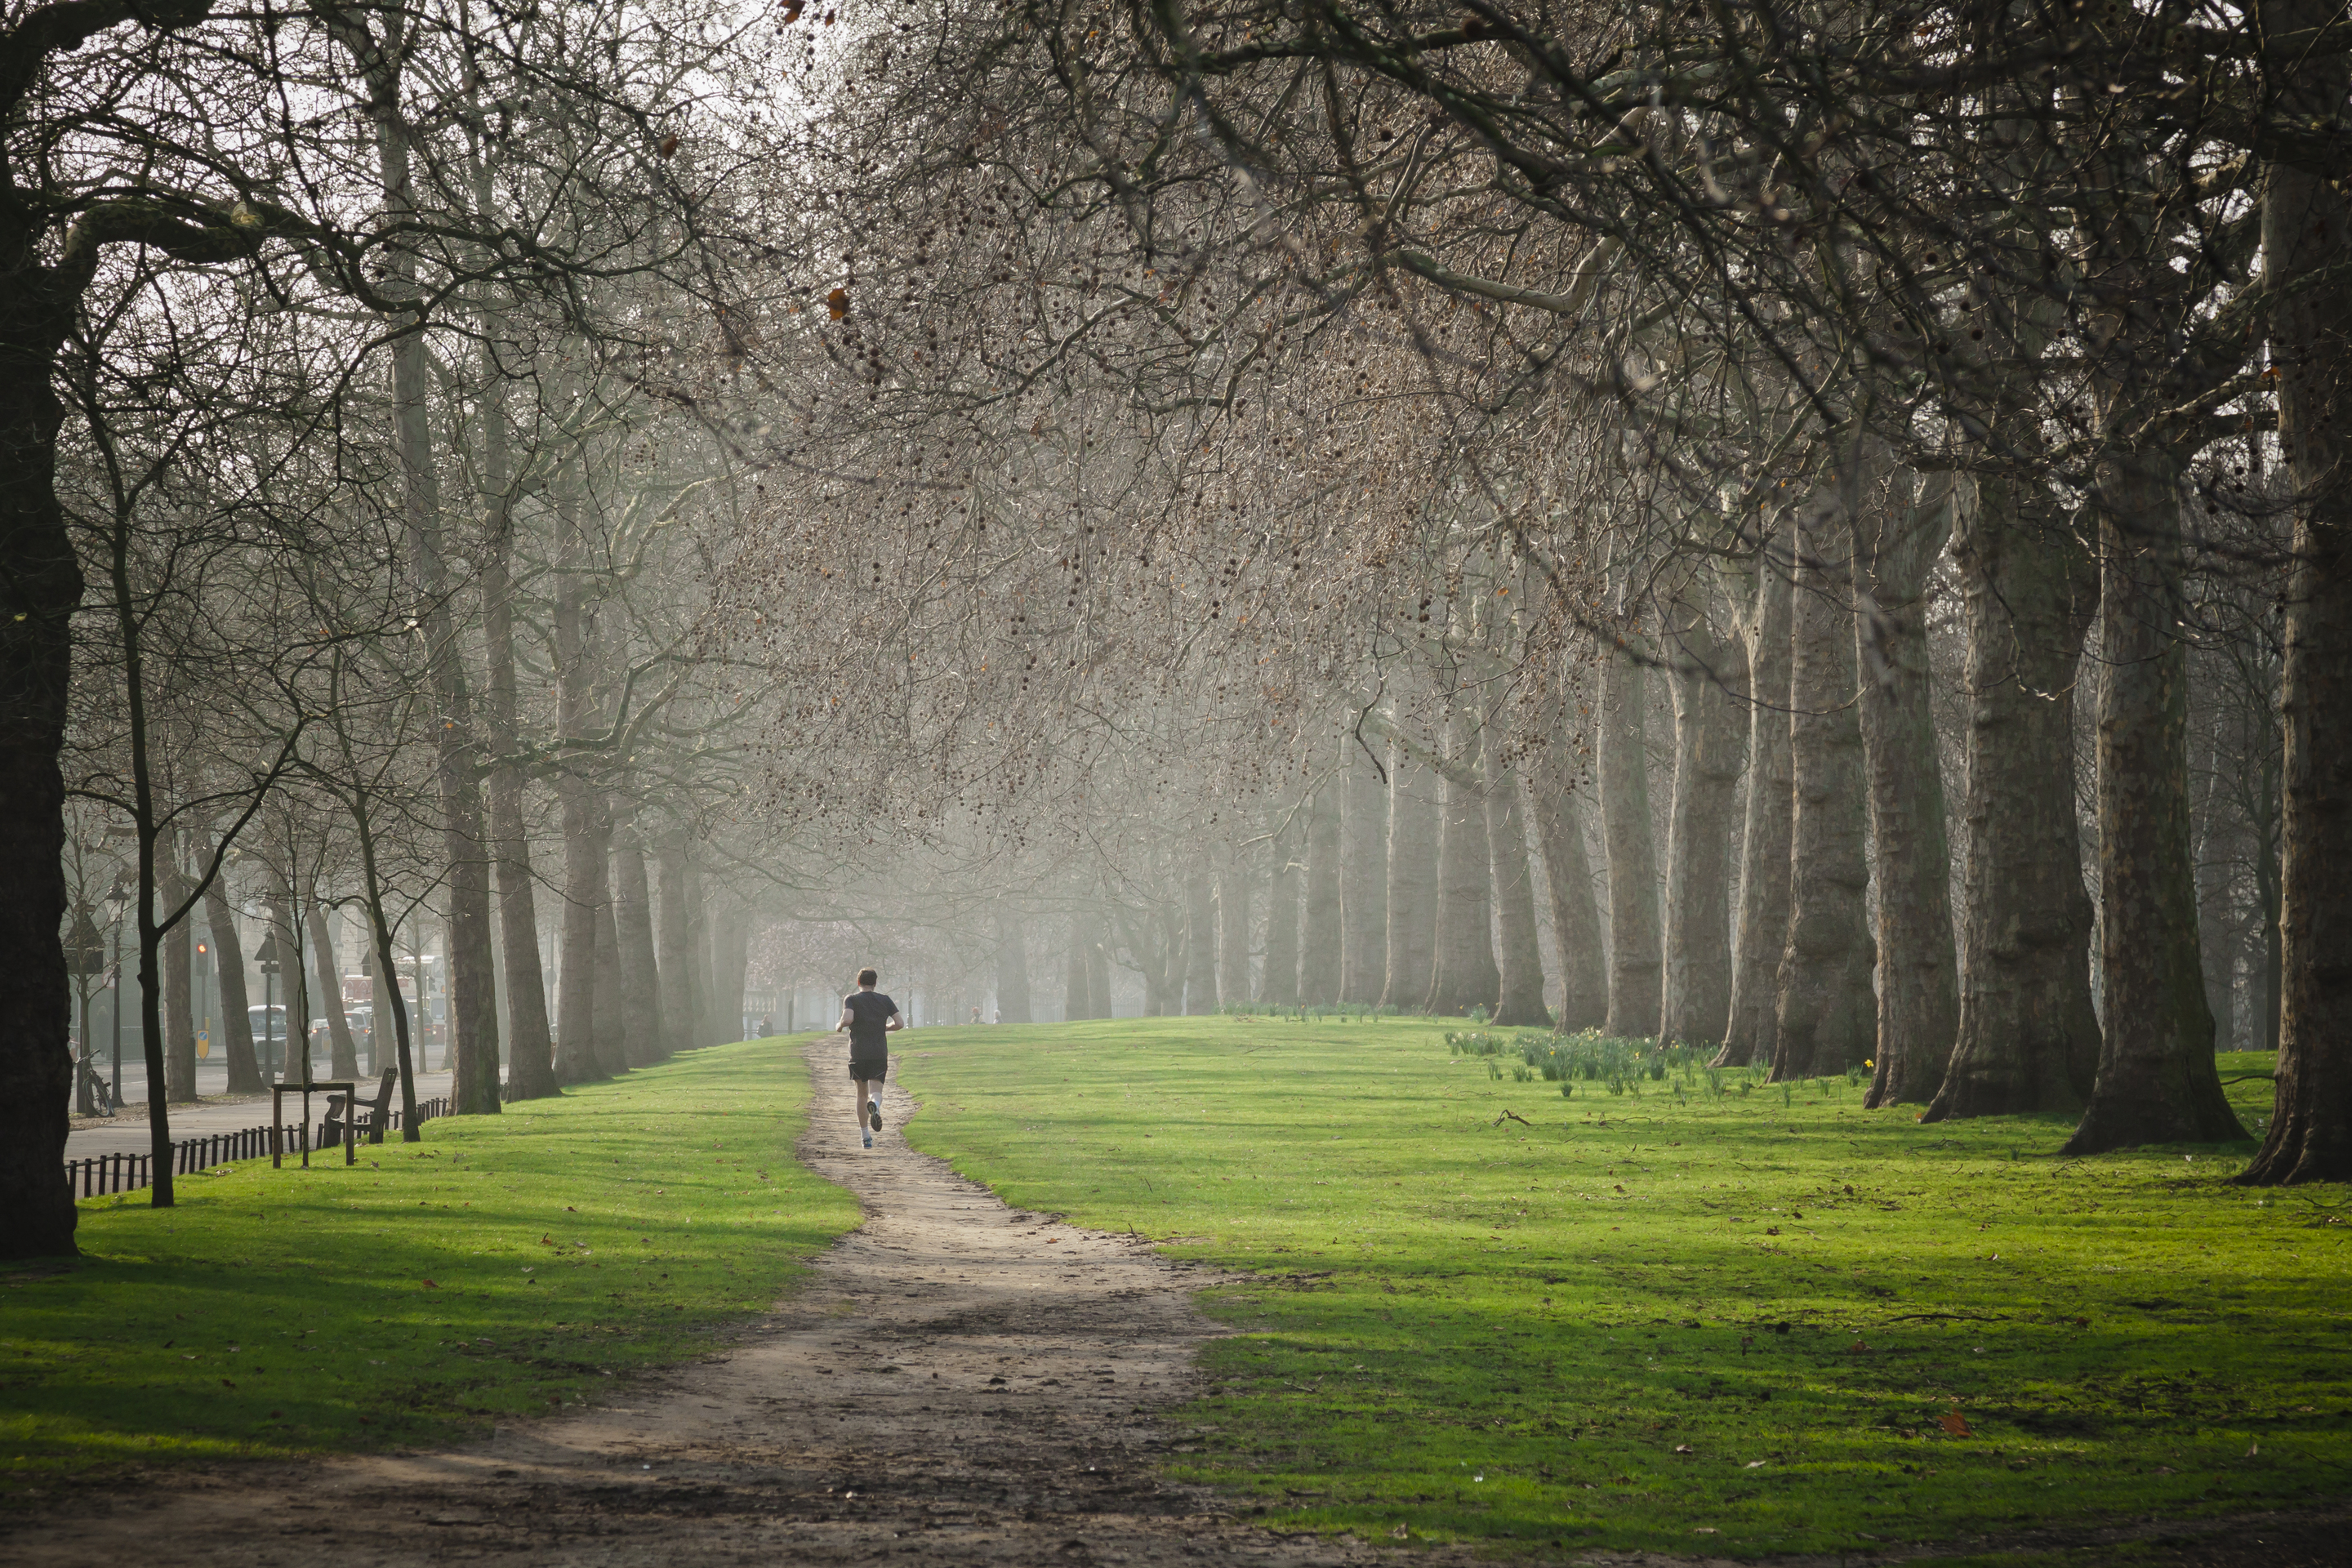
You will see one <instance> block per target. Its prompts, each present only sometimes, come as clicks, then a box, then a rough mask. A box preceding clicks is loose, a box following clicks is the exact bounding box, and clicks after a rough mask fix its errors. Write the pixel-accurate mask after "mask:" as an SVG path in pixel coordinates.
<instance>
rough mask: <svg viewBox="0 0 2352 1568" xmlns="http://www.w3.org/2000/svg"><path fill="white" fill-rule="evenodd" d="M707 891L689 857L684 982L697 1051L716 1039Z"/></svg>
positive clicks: (691, 1030) (715, 1007)
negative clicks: (686, 986)
mask: <svg viewBox="0 0 2352 1568" xmlns="http://www.w3.org/2000/svg"><path fill="white" fill-rule="evenodd" d="M708 894H709V889H706V888H704V886H703V885H702V868H701V867H699V866H698V865H696V864H695V862H694V858H693V857H692V856H691V855H689V856H688V857H687V861H686V943H687V958H686V979H687V984H688V987H689V988H690V990H689V993H688V1005H689V1011H688V1017H689V1018H690V1019H691V1020H692V1023H691V1025H690V1026H689V1032H690V1035H691V1037H692V1039H693V1041H694V1043H695V1045H696V1046H697V1047H701V1046H707V1045H709V1044H710V1043H711V1042H712V1041H713V1040H714V1039H716V1038H718V1026H719V1023H718V1020H719V1006H718V997H717V996H716V995H715V994H713V990H712V985H711V974H712V969H711V955H712V951H713V949H712V943H711V930H710V902H709V896H708Z"/></svg>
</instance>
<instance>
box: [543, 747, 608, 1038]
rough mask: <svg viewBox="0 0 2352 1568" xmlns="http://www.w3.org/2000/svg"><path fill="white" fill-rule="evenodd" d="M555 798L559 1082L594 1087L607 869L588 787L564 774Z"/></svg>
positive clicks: (556, 982) (556, 1029) (556, 980)
mask: <svg viewBox="0 0 2352 1568" xmlns="http://www.w3.org/2000/svg"><path fill="white" fill-rule="evenodd" d="M556 794H557V796H558V798H559V799H560V800H561V801H562V807H563V921H562V926H561V927H560V928H559V931H560V934H559V936H558V939H557V940H558V941H559V942H561V943H562V947H561V948H560V950H559V956H558V958H557V962H556V968H555V1081H556V1082H558V1083H563V1084H573V1083H593V1081H595V1080H596V1079H600V1078H603V1077H604V1076H605V1071H604V1063H603V1061H602V1059H601V1058H600V1057H599V1055H598V1052H597V1049H596V917H597V912H598V911H599V910H601V909H602V908H603V907H604V900H605V896H606V868H605V862H604V853H603V847H602V846H601V845H600V844H599V842H598V840H597V836H596V823H595V818H596V816H597V815H598V814H597V811H596V805H595V801H594V798H593V794H592V792H591V791H590V789H589V787H588V782H587V781H586V780H585V779H583V778H580V777H578V776H576V775H573V774H571V773H566V774H564V775H562V778H560V779H559V780H558V782H557V784H556Z"/></svg>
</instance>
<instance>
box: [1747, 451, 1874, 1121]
mask: <svg viewBox="0 0 2352 1568" xmlns="http://www.w3.org/2000/svg"><path fill="white" fill-rule="evenodd" d="M1854 488H1855V489H1859V488H1860V486H1859V484H1858V483H1857V484H1856V486H1855V487H1854ZM1850 517H1851V514H1850V513H1849V511H1848V510H1847V507H1846V504H1845V501H1844V500H1843V498H1841V497H1836V496H1823V497H1821V498H1817V502H1816V504H1814V505H1812V506H1809V507H1806V508H1804V509H1802V510H1801V511H1800V513H1799V516H1798V525H1797V539H1796V546H1797V578H1796V584H1795V603H1794V606H1793V610H1792V613H1791V615H1790V626H1791V628H1792V634H1793V635H1792V657H1791V659H1790V669H1789V691H1790V717H1789V748H1790V779H1791V783H1792V792H1791V793H1792V795H1793V799H1794V801H1795V806H1794V810H1793V811H1792V813H1791V815H1790V823H1789V940H1788V943H1787V945H1786V947H1785V948H1784V949H1783V950H1782V952H1781V957H1780V995H1779V997H1778V998H1777V1002H1776V1006H1775V1011H1774V1015H1773V1036H1774V1038H1773V1043H1772V1078H1773V1079H1774V1081H1776V1082H1778V1081H1783V1080H1786V1079H1795V1078H1811V1077H1818V1076H1822V1075H1824V1074H1829V1073H1842V1072H1843V1071H1845V1070H1846V1069H1847V1068H1850V1067H1855V1066H1858V1065H1860V1064H1861V1063H1863V1062H1865V1061H1868V1060H1869V1059H1870V1058H1871V1051H1872V1047H1873V1045H1874V1041H1875V1039H1876V1037H1877V1030H1878V1005H1877V1001H1876V999H1875V998H1874V996H1873V994H1872V991H1871V971H1872V966H1873V963H1874V957H1875V954H1874V951H1873V948H1874V944H1873V942H1871V937H1870V922H1869V916H1868V911H1867V908H1866V905H1865V902H1864V900H1866V899H1867V898H1868V896H1869V891H1870V864H1869V860H1868V858H1867V856H1866V853H1865V849H1864V837H1863V835H1864V772H1863V762H1862V724H1861V721H1860V719H1859V718H1858V717H1857V716H1856V714H1855V712H1854V687H1855V678H1854V638H1853V566H1852V562H1851V549H1852V541H1853V528H1852V523H1851V521H1850Z"/></svg>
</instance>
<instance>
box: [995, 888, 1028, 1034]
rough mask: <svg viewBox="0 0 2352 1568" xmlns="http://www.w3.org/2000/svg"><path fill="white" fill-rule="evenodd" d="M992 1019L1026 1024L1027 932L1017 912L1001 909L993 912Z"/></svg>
mask: <svg viewBox="0 0 2352 1568" xmlns="http://www.w3.org/2000/svg"><path fill="white" fill-rule="evenodd" d="M996 1021H997V1022H998V1023H1000V1024H1026V1023H1028V1022H1030V1021H1031V1019H1030V1007H1029V932H1028V930H1027V928H1026V927H1025V926H1024V925H1023V924H1022V921H1021V911H1020V910H1016V909H1012V908H1009V907H1008V908H1003V909H1000V910H998V911H997V915H996Z"/></svg>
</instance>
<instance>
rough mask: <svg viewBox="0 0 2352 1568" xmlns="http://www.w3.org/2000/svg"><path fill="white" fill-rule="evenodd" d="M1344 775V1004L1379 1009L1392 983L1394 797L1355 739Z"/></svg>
mask: <svg viewBox="0 0 2352 1568" xmlns="http://www.w3.org/2000/svg"><path fill="white" fill-rule="evenodd" d="M1343 743H1344V744H1345V746H1346V747H1347V757H1346V761H1345V763H1343V764H1342V766H1341V767H1340V770H1339V779H1340V801H1339V1000H1340V1001H1342V1002H1346V1003H1349V1004H1350V1005H1356V1006H1362V1007H1370V1006H1377V1005H1379V1003H1380V1000H1381V992H1382V991H1383V990H1384V989H1385V988H1386V984H1387V980H1388V941H1389V931H1388V927H1389V918H1388V917H1389V866H1388V860H1389V856H1388V847H1389V795H1388V786H1387V785H1386V784H1383V783H1382V782H1381V775H1380V773H1378V772H1377V771H1376V770H1375V769H1374V767H1373V765H1372V759H1371V757H1370V754H1369V753H1368V752H1365V750H1364V748H1363V746H1362V745H1361V744H1360V743H1359V742H1357V740H1356V739H1355V737H1353V736H1349V738H1348V739H1347V740H1346V742H1343Z"/></svg>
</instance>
